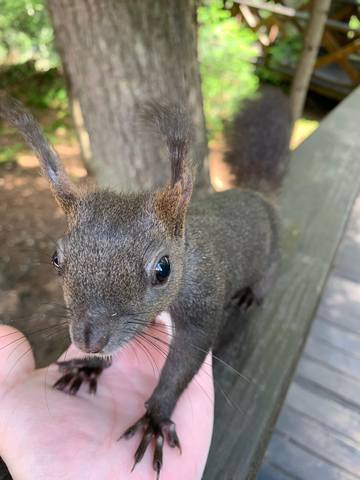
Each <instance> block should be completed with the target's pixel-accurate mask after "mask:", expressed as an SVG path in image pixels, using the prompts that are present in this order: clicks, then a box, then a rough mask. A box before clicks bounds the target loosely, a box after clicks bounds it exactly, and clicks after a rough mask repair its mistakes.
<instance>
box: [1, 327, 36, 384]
mask: <svg viewBox="0 0 360 480" xmlns="http://www.w3.org/2000/svg"><path fill="white" fill-rule="evenodd" d="M34 368H35V360H34V355H33V351H32V348H31V346H30V344H29V342H28V340H27V339H26V337H25V336H24V335H23V334H22V333H21V332H19V330H16V329H15V328H13V327H10V326H8V325H0V391H4V390H6V389H8V388H11V387H12V386H13V385H15V384H16V383H18V382H20V381H21V380H22V379H23V378H25V377H26V376H27V375H29V374H30V373H31V372H32V371H33V370H34Z"/></svg>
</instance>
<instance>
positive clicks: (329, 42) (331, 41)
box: [315, 31, 360, 85]
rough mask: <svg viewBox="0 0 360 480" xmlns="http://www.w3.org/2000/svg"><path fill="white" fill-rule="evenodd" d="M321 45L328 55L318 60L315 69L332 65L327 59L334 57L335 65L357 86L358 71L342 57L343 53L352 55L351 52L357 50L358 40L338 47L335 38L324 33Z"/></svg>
mask: <svg viewBox="0 0 360 480" xmlns="http://www.w3.org/2000/svg"><path fill="white" fill-rule="evenodd" d="M322 44H323V45H324V47H325V48H326V49H327V50H328V51H329V52H330V55H325V56H324V57H320V58H318V60H317V62H316V64H315V68H321V67H323V66H324V65H328V64H329V63H332V62H333V61H334V60H332V59H330V61H328V59H329V57H336V63H338V64H339V65H340V66H341V67H342V69H343V70H344V71H345V72H346V73H347V75H348V76H349V77H350V78H351V80H352V82H353V83H354V84H355V85H357V84H358V83H359V81H360V74H359V71H358V70H357V69H356V68H355V67H354V66H353V65H352V64H351V63H350V61H349V60H348V59H347V58H344V55H345V53H346V55H349V54H350V53H352V51H357V50H359V45H360V39H356V40H354V41H353V42H351V44H349V45H346V46H345V47H340V45H339V43H338V42H337V40H336V38H334V36H333V35H332V34H331V33H330V32H328V31H325V32H324V36H323V39H322ZM351 47H352V48H351ZM344 51H345V53H344Z"/></svg>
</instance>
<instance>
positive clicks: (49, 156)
mask: <svg viewBox="0 0 360 480" xmlns="http://www.w3.org/2000/svg"><path fill="white" fill-rule="evenodd" d="M0 118H3V119H4V120H6V121H7V122H9V123H10V125H12V126H13V127H15V128H16V129H17V130H18V131H19V133H20V134H21V135H22V136H23V138H24V140H25V142H26V143H27V145H28V146H29V147H30V148H31V149H32V150H33V151H34V152H35V153H36V155H37V156H38V158H39V160H40V166H41V170H42V172H43V174H44V175H45V176H46V177H47V179H48V181H49V183H50V187H51V190H52V191H53V194H54V196H55V198H56V201H57V202H58V204H59V205H60V207H61V208H62V209H63V210H64V211H65V213H69V212H70V211H71V210H72V209H73V206H74V204H75V202H76V200H77V196H78V195H77V189H76V187H75V185H74V184H73V183H72V181H71V180H70V179H69V177H68V176H67V174H66V173H65V170H64V168H63V166H62V164H61V161H60V159H59V157H58V155H57V153H56V152H55V150H54V149H53V147H52V146H51V145H49V143H48V142H47V140H46V138H45V137H44V134H43V132H42V130H41V127H40V126H39V124H38V123H37V122H36V120H35V119H34V117H33V116H32V115H31V114H30V113H29V112H28V111H27V110H26V109H25V108H24V107H23V105H22V104H21V103H20V102H19V101H17V100H15V99H14V98H12V97H9V96H8V95H4V94H3V95H1V96H0Z"/></svg>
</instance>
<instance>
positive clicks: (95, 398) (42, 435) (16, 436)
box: [0, 325, 214, 480]
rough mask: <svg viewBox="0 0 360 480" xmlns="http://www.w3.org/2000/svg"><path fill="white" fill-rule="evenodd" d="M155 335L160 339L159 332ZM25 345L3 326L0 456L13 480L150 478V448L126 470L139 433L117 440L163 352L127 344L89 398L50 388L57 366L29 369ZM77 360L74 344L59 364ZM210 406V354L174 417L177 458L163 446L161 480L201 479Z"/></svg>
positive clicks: (140, 404) (139, 407) (139, 406)
mask: <svg viewBox="0 0 360 480" xmlns="http://www.w3.org/2000/svg"><path fill="white" fill-rule="evenodd" d="M153 328H154V329H155V328H156V326H155V327H153ZM153 333H154V332H153ZM155 334H156V335H157V336H159V329H157V330H155ZM161 335H162V338H161V340H162V341H164V340H165V341H166V340H167V341H169V337H168V335H167V334H165V333H164V334H161ZM23 340H24V337H23V336H22V334H21V333H20V332H18V331H17V330H15V329H13V328H11V327H9V326H5V325H2V326H0V405H1V415H0V456H1V457H2V458H3V459H4V461H5V463H6V464H7V466H8V468H9V471H10V473H11V474H12V477H13V478H14V480H32V479H36V480H42V479H44V480H45V479H46V480H51V479H67V480H73V479H74V480H75V479H87V480H114V479H121V480H126V479H129V480H130V479H131V480H149V479H151V480H153V479H154V478H155V477H156V475H155V472H154V471H153V469H152V455H153V448H148V449H147V451H146V453H145V455H144V458H143V460H142V461H141V462H140V463H139V464H137V465H136V468H135V470H134V472H133V473H131V469H132V467H133V464H134V453H135V451H136V449H137V447H138V444H139V442H140V435H135V437H133V438H132V439H130V440H120V441H117V440H118V439H119V437H120V435H121V434H122V433H123V432H124V431H125V430H126V429H127V428H128V427H129V426H130V425H132V424H133V423H134V422H135V421H136V420H138V419H139V418H140V417H141V416H142V415H143V414H144V411H145V409H144V402H145V401H146V400H147V399H148V397H149V396H150V394H151V392H152V390H153V388H154V387H155V385H156V383H157V380H158V375H159V372H158V371H156V370H157V369H158V370H161V368H162V366H163V364H164V354H163V353H162V352H160V351H159V349H158V348H155V347H153V346H151V345H146V350H147V352H145V351H144V349H143V348H141V347H140V345H139V344H138V343H136V342H135V343H131V344H129V345H128V346H127V347H126V348H125V349H123V350H122V351H121V352H120V353H119V354H118V355H117V356H115V357H114V359H113V364H112V366H111V367H110V368H108V369H106V370H105V371H104V372H103V373H102V374H101V376H100V378H99V381H98V392H97V394H96V395H90V394H89V393H88V389H87V386H86V385H85V387H84V386H82V387H81V389H80V391H79V392H78V394H77V396H76V397H74V396H69V395H66V394H64V393H63V392H59V391H57V390H55V389H53V388H52V385H53V384H54V383H55V381H56V380H57V379H58V378H59V377H60V376H61V374H60V373H59V371H58V368H57V366H56V365H51V366H50V367H48V368H43V369H38V370H35V369H34V359H33V356H32V352H31V351H29V344H28V342H27V341H23ZM162 345H163V343H162ZM144 346H145V345H144ZM15 349H16V350H15ZM162 349H163V347H162ZM26 352H28V353H26ZM150 355H151V357H152V359H153V364H152V363H151V361H150V358H149V356H150ZM82 356H83V354H82V353H81V352H79V351H78V350H77V349H76V348H75V347H74V346H73V345H72V346H71V347H70V348H69V350H68V351H67V352H66V353H65V354H64V355H63V356H62V359H64V358H65V357H66V359H70V358H76V357H82ZM155 365H156V366H155ZM154 369H155V372H154ZM213 403H214V397H213V380H212V368H211V356H210V355H208V357H207V359H206V361H205V363H204V364H203V366H202V368H201V370H200V372H199V373H198V375H197V376H196V377H195V378H194V379H193V380H192V382H191V383H190V385H189V386H188V388H187V389H186V391H185V392H184V394H183V395H182V396H181V397H180V399H179V402H178V404H177V406H176V408H175V411H174V414H173V416H172V420H173V421H174V422H175V423H176V428H177V432H178V435H179V438H180V442H181V447H182V454H181V455H180V453H179V451H178V450H177V449H171V448H170V447H169V446H168V445H167V444H166V442H165V446H164V463H163V467H162V470H161V474H160V479H161V480H177V479H181V480H184V479H186V480H198V479H201V476H202V472H203V469H204V466H205V462H206V458H207V454H208V450H209V446H210V440H211V433H212V426H213Z"/></svg>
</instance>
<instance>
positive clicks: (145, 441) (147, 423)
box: [119, 412, 181, 480]
mask: <svg viewBox="0 0 360 480" xmlns="http://www.w3.org/2000/svg"><path fill="white" fill-rule="evenodd" d="M138 431H141V432H142V440H141V442H140V444H139V446H138V449H137V450H136V452H135V463H134V466H133V468H132V470H134V468H135V467H136V465H137V464H138V463H139V462H140V461H141V459H142V458H143V456H144V453H145V452H146V449H147V447H148V446H149V445H150V443H151V442H152V441H153V440H154V442H155V450H154V458H153V468H154V470H155V472H156V474H157V477H156V478H157V480H158V479H159V477H160V470H161V467H162V463H163V446H164V439H165V438H166V440H167V443H168V444H169V445H170V447H171V448H175V447H177V448H178V449H179V451H180V453H181V446H180V442H179V438H178V436H177V433H176V428H175V423H174V422H172V421H171V420H162V421H157V420H155V418H154V417H153V415H152V414H151V413H150V412H146V414H145V415H144V416H143V417H142V418H140V420H138V421H137V422H136V423H135V424H134V425H132V426H131V427H130V428H128V429H127V430H126V432H124V433H123V435H122V436H121V437H120V438H119V440H121V439H122V438H125V439H127V440H128V439H129V438H132V437H133V436H134V435H135V433H137V432H138Z"/></svg>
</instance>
